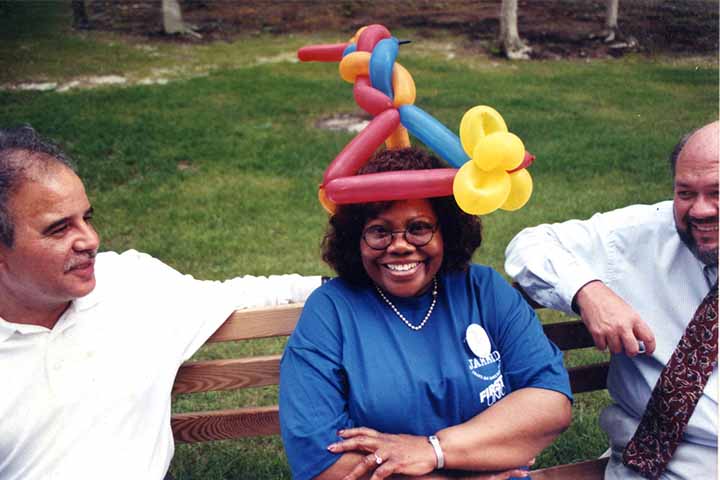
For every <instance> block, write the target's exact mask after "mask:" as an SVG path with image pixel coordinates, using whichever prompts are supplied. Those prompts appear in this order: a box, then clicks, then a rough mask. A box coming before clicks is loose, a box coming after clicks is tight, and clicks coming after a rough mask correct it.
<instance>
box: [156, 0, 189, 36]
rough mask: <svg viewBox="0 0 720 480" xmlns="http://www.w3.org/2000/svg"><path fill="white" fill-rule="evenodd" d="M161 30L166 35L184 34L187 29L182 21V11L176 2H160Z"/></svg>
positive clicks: (169, 0)
mask: <svg viewBox="0 0 720 480" xmlns="http://www.w3.org/2000/svg"><path fill="white" fill-rule="evenodd" d="M162 14H163V30H164V31H165V33H167V34H168V35H172V34H174V33H185V31H186V30H187V28H186V27H185V24H184V23H183V21H182V10H181V9H180V4H179V3H178V0H162Z"/></svg>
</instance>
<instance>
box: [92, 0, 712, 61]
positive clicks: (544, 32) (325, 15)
mask: <svg viewBox="0 0 720 480" xmlns="http://www.w3.org/2000/svg"><path fill="white" fill-rule="evenodd" d="M181 4H182V6H183V14H184V20H185V21H186V22H187V23H189V24H192V25H193V26H195V27H196V30H197V31H198V33H200V34H201V35H202V38H201V39H198V38H194V37H191V36H182V37H167V36H165V35H162V33H161V30H162V17H161V13H160V12H161V10H160V0H122V1H120V0H94V1H92V2H88V9H89V12H88V13H89V16H90V23H91V28H94V29H99V30H109V31H118V32H125V33H128V34H132V35H142V36H145V37H148V38H150V39H153V40H156V41H178V42H190V43H197V42H213V41H235V40H237V39H240V38H242V37H243V36H247V35H258V34H261V33H271V34H289V33H293V32H312V31H330V32H333V31H335V32H337V33H338V36H339V37H341V38H342V37H348V38H349V37H350V36H351V35H352V34H353V33H354V32H355V31H356V30H357V28H359V27H361V26H363V25H367V24H370V23H382V24H384V25H386V26H387V27H388V28H389V29H390V30H391V31H392V30H394V29H398V28H401V27H407V28H415V29H418V30H419V32H420V35H422V36H423V37H425V38H433V36H434V35H436V34H437V32H439V31H449V32H453V33H455V34H459V35H461V36H462V37H464V38H465V39H467V42H466V44H465V45H464V47H465V48H467V49H470V50H471V51H472V50H475V51H477V52H479V53H483V54H489V55H497V54H498V53H499V52H498V49H497V47H496V45H495V41H494V39H495V37H496V36H497V32H498V28H499V21H498V13H499V9H500V0H475V1H468V0H445V1H442V0H415V1H411V0H394V1H377V0H372V1H370V0H354V1H350V0H341V1H333V2H326V1H321V0H296V1H241V0H181ZM518 4H519V7H518V12H519V15H518V24H519V30H520V34H521V36H522V37H523V38H524V39H526V40H527V41H528V42H529V43H530V44H531V45H532V47H533V57H535V58H577V57H590V58H602V57H607V56H620V55H623V54H625V53H626V52H628V51H637V52H641V53H643V54H648V55H655V54H663V55H668V54H669V55H712V54H717V51H718V1H717V0H620V12H619V26H620V30H621V33H622V36H621V40H630V41H629V42H625V43H629V45H622V43H618V42H611V43H605V42H603V41H602V39H601V38H597V34H598V33H599V32H600V31H601V30H602V29H603V25H604V21H605V20H604V19H605V2H604V0H520V1H519V2H518ZM594 36H595V38H593V37H594ZM632 40H636V41H637V44H636V45H634V46H633V44H632V43H633V42H632Z"/></svg>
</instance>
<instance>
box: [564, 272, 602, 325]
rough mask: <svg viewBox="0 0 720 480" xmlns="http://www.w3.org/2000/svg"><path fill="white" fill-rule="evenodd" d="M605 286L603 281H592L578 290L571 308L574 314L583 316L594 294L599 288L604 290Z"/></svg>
mask: <svg viewBox="0 0 720 480" xmlns="http://www.w3.org/2000/svg"><path fill="white" fill-rule="evenodd" d="M604 285H605V284H604V283H603V282H602V281H601V280H591V281H589V282H588V283H586V284H585V285H583V286H582V287H580V288H579V289H578V291H577V292H576V293H575V296H574V297H573V299H572V303H571V305H570V308H572V310H573V312H575V313H577V314H578V315H580V316H582V311H583V307H587V302H588V301H589V300H590V299H591V298H592V293H593V291H595V290H596V289H597V288H602V287H603V286H604Z"/></svg>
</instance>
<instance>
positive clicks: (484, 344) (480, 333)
mask: <svg viewBox="0 0 720 480" xmlns="http://www.w3.org/2000/svg"><path fill="white" fill-rule="evenodd" d="M465 341H466V342H467V344H468V347H470V350H471V351H472V352H473V353H474V354H475V356H476V357H478V358H484V357H487V356H488V355H490V348H491V345H490V338H488V336H487V333H485V330H484V329H483V328H482V327H481V326H480V325H478V324H477V323H473V324H470V325H468V327H467V330H465Z"/></svg>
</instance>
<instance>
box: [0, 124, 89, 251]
mask: <svg viewBox="0 0 720 480" xmlns="http://www.w3.org/2000/svg"><path fill="white" fill-rule="evenodd" d="M53 165H63V166H65V167H67V168H69V169H70V170H72V171H73V172H75V171H76V170H75V166H74V165H73V162H72V160H70V158H69V157H68V156H67V155H66V154H65V153H64V152H63V151H62V150H61V149H60V147H59V146H58V145H56V144H55V143H53V142H52V141H51V140H48V139H45V138H42V137H41V136H40V135H39V134H38V133H37V132H36V131H35V129H33V128H32V127H31V126H30V125H21V126H19V127H15V128H0V242H2V243H3V244H5V245H6V246H7V247H12V246H13V243H14V240H15V224H14V222H13V218H12V215H11V212H10V207H9V202H10V198H11V196H12V193H13V192H15V191H16V190H17V189H18V188H20V186H21V185H22V184H23V182H24V181H25V180H27V179H28V176H29V175H30V173H31V172H32V171H37V170H38V169H40V170H47V169H48V168H50V167H51V166H53Z"/></svg>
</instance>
